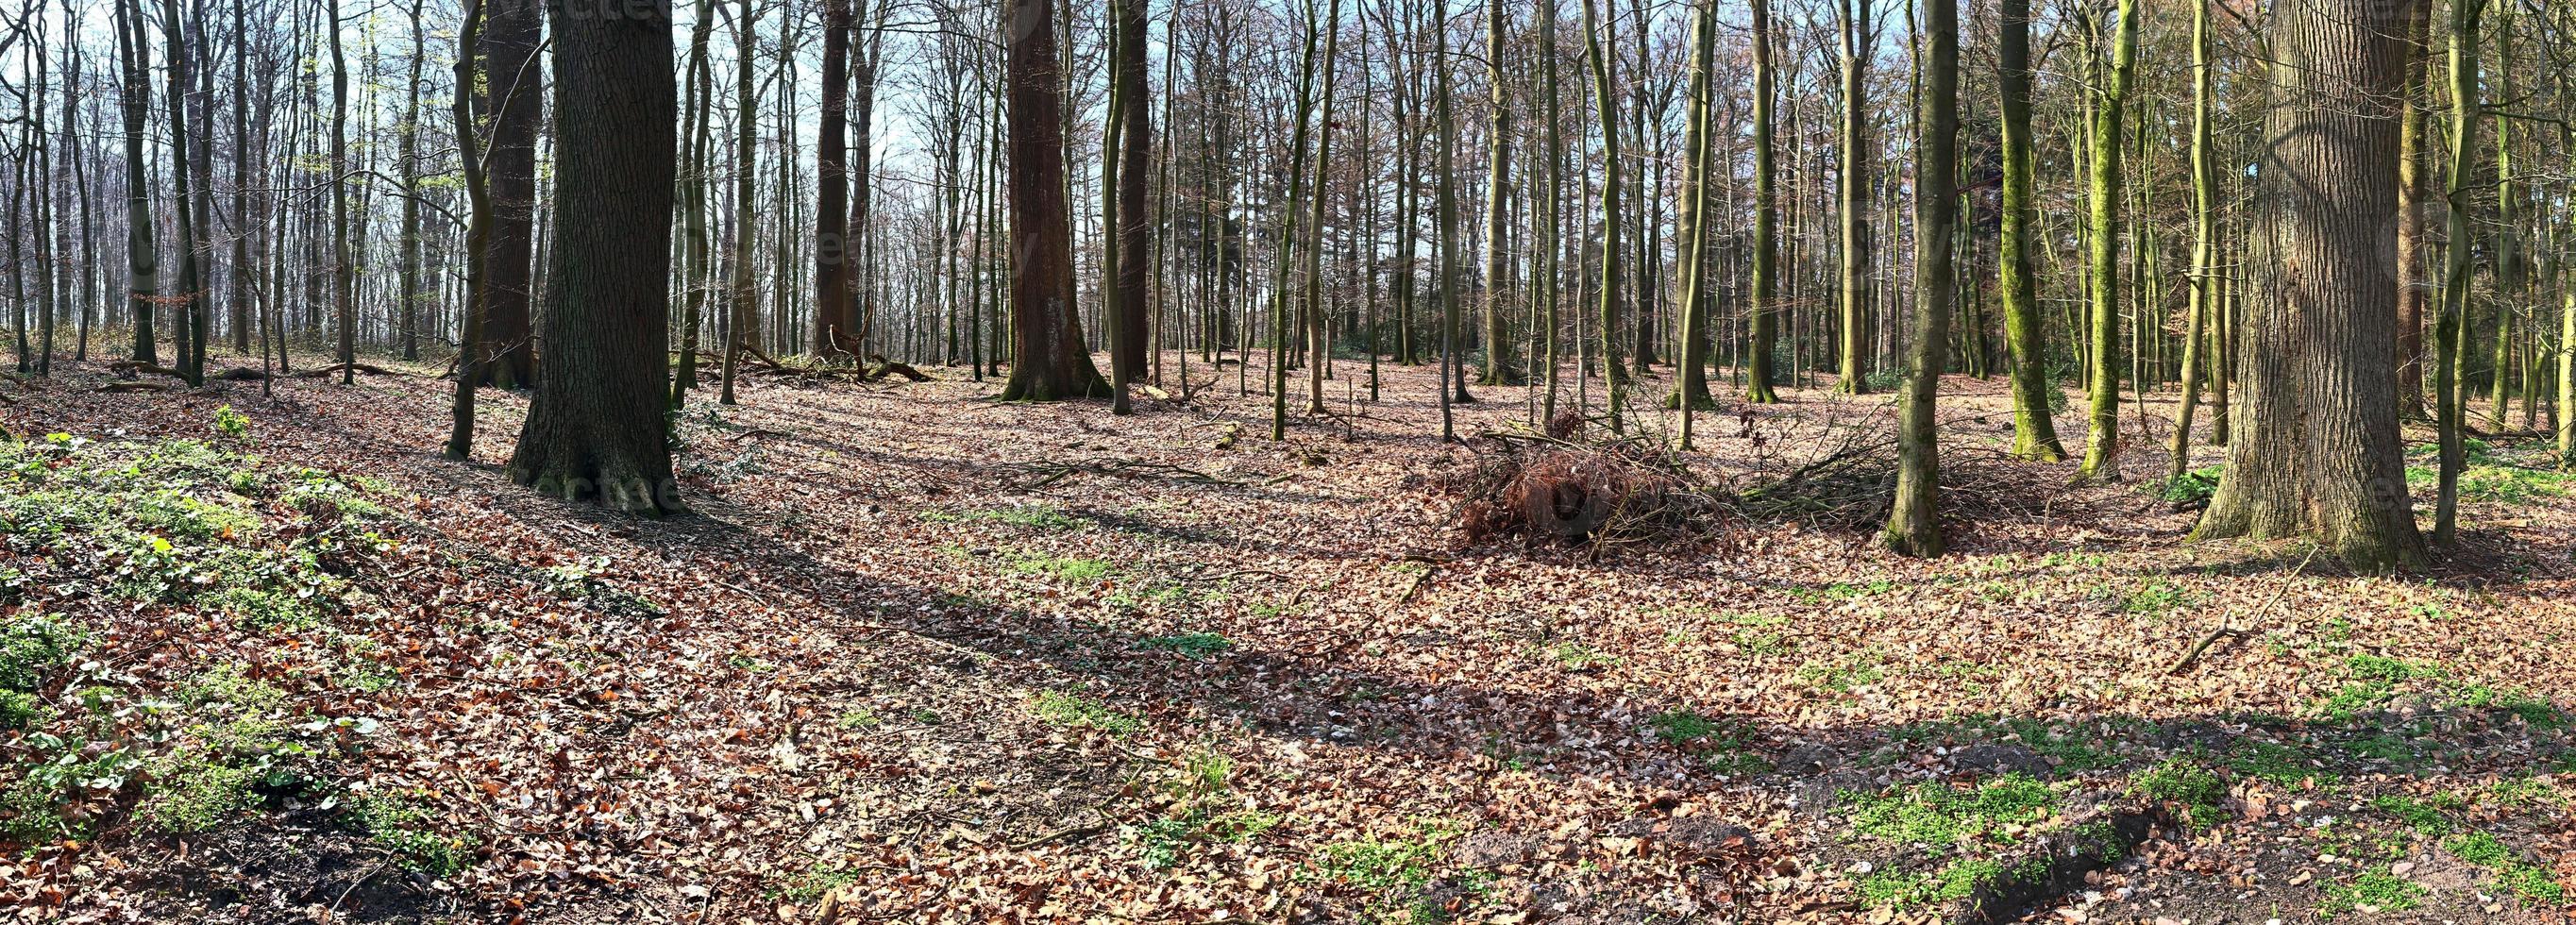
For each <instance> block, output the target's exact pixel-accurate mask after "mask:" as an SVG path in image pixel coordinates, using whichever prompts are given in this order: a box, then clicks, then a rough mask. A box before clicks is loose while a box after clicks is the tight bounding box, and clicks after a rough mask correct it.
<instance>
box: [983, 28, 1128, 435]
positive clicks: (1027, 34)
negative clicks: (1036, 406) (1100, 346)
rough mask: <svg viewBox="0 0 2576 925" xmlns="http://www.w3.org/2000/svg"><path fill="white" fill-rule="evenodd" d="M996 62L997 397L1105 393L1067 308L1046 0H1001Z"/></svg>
mask: <svg viewBox="0 0 2576 925" xmlns="http://www.w3.org/2000/svg"><path fill="white" fill-rule="evenodd" d="M1009 3H1010V5H1009V7H1008V8H1007V13H1008V19H1007V21H1006V24H1007V32H1008V34H1009V38H1010V42H1009V44H1008V46H1007V47H1006V48H1005V54H1006V55H1007V56H1008V58H1007V61H1006V63H1005V66H1004V69H1003V76H1004V82H1005V90H1004V92H1005V93H1006V94H1007V96H1008V102H1009V105H1010V133H1011V143H1010V163H1011V166H1010V174H1009V181H1010V200H1011V258H1012V259H1011V270H1012V275H1011V378H1010V379H1009V380H1008V381H1006V382H1004V383H1003V385H1002V400H1003V401H1060V400H1063V399H1068V398H1094V397H1099V396H1103V395H1106V394H1108V383H1107V382H1105V381H1103V380H1102V379H1101V377H1100V369H1099V367H1096V366H1093V365H1092V363H1091V351H1090V350H1089V349H1088V348H1085V347H1084V346H1083V342H1082V324H1081V320H1080V319H1079V318H1076V317H1075V316H1074V311H1073V250H1072V243H1071V239H1072V235H1073V227H1072V220H1071V216H1070V215H1069V214H1068V213H1067V212H1066V210H1065V201H1064V200H1065V189H1064V94H1063V92H1062V89H1061V88H1062V86H1063V77H1064V75H1063V66H1062V65H1061V64H1060V63H1058V60H1057V55H1056V27H1055V4H1054V3H1053V2H1052V0H1009Z"/></svg>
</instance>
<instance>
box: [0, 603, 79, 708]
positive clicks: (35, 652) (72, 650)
mask: <svg viewBox="0 0 2576 925" xmlns="http://www.w3.org/2000/svg"><path fill="white" fill-rule="evenodd" d="M88 642H89V634H88V633H85V632H82V631H81V629H80V627H78V626H74V625H72V624H70V623H67V622H64V621H63V620H61V619H59V618H56V617H53V616H49V615H46V614H44V613H41V612H38V611H34V610H22V611H19V612H18V613H15V614H11V615H9V616H6V617H0V690H9V691H33V690H35V689H36V687H37V686H38V685H41V684H43V683H44V681H45V679H46V678H47V677H49V676H51V675H52V674H53V673H54V672H56V671H60V670H62V669H63V668H64V667H65V666H67V665H69V664H71V660H72V656H74V655H76V654H79V652H80V650H81V647H83V646H85V645H88Z"/></svg>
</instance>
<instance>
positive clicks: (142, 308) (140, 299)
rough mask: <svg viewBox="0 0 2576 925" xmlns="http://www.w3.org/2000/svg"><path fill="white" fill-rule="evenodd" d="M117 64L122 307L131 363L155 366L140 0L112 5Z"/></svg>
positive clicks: (154, 265)
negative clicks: (121, 117) (121, 133)
mask: <svg viewBox="0 0 2576 925" xmlns="http://www.w3.org/2000/svg"><path fill="white" fill-rule="evenodd" d="M116 39H117V50H118V51H119V52H121V55H120V56H119V58H118V63H119V64H120V66H121V71H122V74H121V75H120V76H122V77H123V78H124V80H123V89H124V93H123V103H124V111H125V280H126V283H125V304H126V306H127V308H128V309H129V310H130V311H131V312H132V313H133V321H134V357H133V358H134V361H135V362H138V363H142V364H145V365H158V364H159V363H160V362H161V361H160V358H159V343H158V341H156V340H155V339H154V337H153V333H152V320H153V319H152V314H153V311H152V307H153V302H154V301H155V300H156V299H158V298H159V297H160V294H161V259H160V246H159V244H157V243H156V242H155V241H154V230H153V224H152V199H151V195H152V180H151V178H150V177H149V176H148V175H146V174H145V173H144V163H145V162H144V157H143V137H144V136H143V133H144V128H145V114H146V112H147V111H148V110H149V109H150V108H151V106H152V85H151V84H150V83H149V82H148V81H149V76H148V75H149V73H150V71H149V68H150V67H151V61H150V60H149V59H148V56H149V55H150V54H151V46H149V45H147V44H146V43H145V42H144V40H143V11H142V9H141V8H140V3H139V0H118V2H117V4H116Z"/></svg>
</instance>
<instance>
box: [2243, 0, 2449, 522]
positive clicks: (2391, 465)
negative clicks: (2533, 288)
mask: <svg viewBox="0 0 2576 925" xmlns="http://www.w3.org/2000/svg"><path fill="white" fill-rule="evenodd" d="M2405 5H2406V4H2403V3H2400V4H2385V5H2377V6H2370V7H2368V8H2367V9H2355V8H2352V7H2350V6H2349V5H2348V4H2345V3H2343V2H2341V0H2277V2H2276V3H2275V5H2274V6H2273V8H2272V19H2271V24H2270V29H2269V30H2268V31H2269V37H2270V39H2271V47H2272V54H2273V56H2274V57H2273V60H2272V64H2271V85H2272V90H2271V106H2270V111H2269V114H2268V115H2267V116H2266V118H2265V120H2264V144H2263V148H2262V150H2263V152H2264V153H2263V157H2262V161H2261V165H2260V167H2259V177H2260V180H2259V183H2260V188H2259V190H2258V193H2257V197H2256V199H2255V203H2256V212H2255V218H2254V221H2255V226H2254V233H2253V234H2252V235H2251V236H2250V240H2249V242H2248V243H2249V245H2250V247H2249V258H2250V263H2251V265H2252V266H2253V267H2254V268H2255V273H2256V274H2257V275H2256V279H2257V280H2258V281H2259V289H2258V290H2257V292H2258V293H2259V294H2258V296H2257V297H2256V298H2254V299H2252V300H2249V301H2248V303H2247V315H2246V318H2245V322H2244V324H2245V333H2244V336H2245V337H2246V345H2245V346H2246V351H2245V359H2244V360H2243V362H2242V363H2241V366H2242V369H2241V370H2240V372H2241V375H2240V376H2239V377H2238V379H2239V380H2240V381H2239V383H2238V388H2239V391H2240V395H2239V398H2238V404H2237V407H2236V414H2237V415H2238V416H2239V417H2238V420H2237V428H2236V435H2235V440H2234V442H2233V443H2231V444H2230V445H2229V446H2228V454H2227V455H2228V468H2227V476H2226V478H2225V479H2223V480H2222V481H2221V482H2220V484H2219V486H2218V493H2217V495H2216V496H2215V497H2213V498H2212V499H2211V500H2210V506H2209V510H2208V512H2207V513H2206V514H2205V515H2203V517H2202V518H2201V522H2200V525H2199V527H2198V528H2197V529H2196V530H2194V532H2193V536H2194V538H2196V539H2204V540H2205V539H2213V538H2227V537H2249V538H2253V539H2277V538H2284V537H2290V536H2309V537H2313V538H2315V539H2317V540H2318V541H2319V542H2321V543H2323V544H2324V548H2325V549H2326V550H2327V551H2330V552H2332V553H2334V554H2335V555H2338V556H2340V557H2341V558H2342V559H2343V560H2344V562H2345V563H2346V564H2347V565H2350V566H2352V567H2354V568H2356V569H2361V570H2364V571H2387V570H2392V569H2412V568H2420V567H2422V566H2423V565H2424V564H2425V561H2426V554H2425V548H2424V540H2423V537H2422V536H2421V535H2419V534H2418V533H2417V532H2416V530H2415V517H2414V513H2413V506H2412V504H2411V503H2410V502H2409V500H2408V497H2407V488H2406V460H2405V454H2404V451H2403V445H2402V443H2401V441H2400V439H2399V433H2398V410H2397V396H2396V388H2397V329H2396V321H2397V280H2396V275H2395V274H2393V273H2391V272H2389V266H2388V257H2389V248H2390V246H2391V245H2392V244H2393V243H2394V242H2393V241H2392V240H2390V228H2389V218H2390V216H2392V215H2394V214H2395V211H2396V208H2397V182H2396V181H2397V134H2398V122H2399V121H2400V119H2401V114H2402V110H2403V103H2402V101H2401V100H2400V94H2401V93H2402V92H2403V90H2404V84H2405V79H2406V51H2405V38H2404V36H2405V13H2406V11H2405V10H2404V9H2403V7H2404V6H2405ZM2475 98H2476V97H2475V95H2474V94H2471V95H2470V97H2469V99H2470V100H2471V101H2472V102H2474V100H2475ZM2464 134H2466V133H2464ZM2462 240H2465V239H2462Z"/></svg>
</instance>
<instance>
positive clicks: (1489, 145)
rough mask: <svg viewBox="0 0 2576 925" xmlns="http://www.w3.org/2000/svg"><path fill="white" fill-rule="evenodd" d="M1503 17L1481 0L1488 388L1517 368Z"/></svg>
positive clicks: (1490, 0) (1509, 379)
mask: <svg viewBox="0 0 2576 925" xmlns="http://www.w3.org/2000/svg"><path fill="white" fill-rule="evenodd" d="M1509 21H1510V15H1509V14H1508V13H1507V12H1505V10H1504V7H1503V0H1485V92H1486V99H1487V111H1488V115H1489V117H1490V118H1491V121H1492V125H1491V126H1490V127H1489V128H1488V129H1487V131H1486V133H1485V164H1486V168H1485V270H1484V277H1485V370H1484V376H1483V377H1482V378H1480V379H1478V380H1477V381H1478V382H1479V383H1480V384H1483V385H1489V386H1500V385H1519V384H1520V382H1521V377H1520V371H1519V370H1517V369H1514V368H1512V363H1513V358H1512V336H1511V330H1510V328H1509V327H1508V326H1507V325H1506V324H1505V323H1504V318H1503V290H1504V288H1505V286H1504V284H1503V281H1504V278H1505V277H1506V276H1508V275H1510V273H1511V264H1510V262H1509V260H1508V257H1509V254H1510V248H1509V246H1508V245H1507V244H1506V243H1505V242H1506V240H1507V239H1508V237H1509V234H1508V231H1507V229H1508V228H1509V222H1510V213H1509V210H1507V209H1506V208H1505V207H1504V206H1505V196H1506V195H1508V193H1507V190H1508V189H1509V188H1510V186H1511V182H1512V180H1511V178H1512V146H1513V145H1514V144H1515V143H1517V142H1518V141H1519V139H1517V138H1514V137H1513V135H1512V105H1511V97H1510V94H1508V93H1507V92H1506V88H1507V87H1508V83H1507V82H1506V81H1505V80H1504V77H1503V25H1504V23H1506V22H1509ZM1542 53H1547V54H1552V53H1553V50H1546V51H1543V52H1542Z"/></svg>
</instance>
